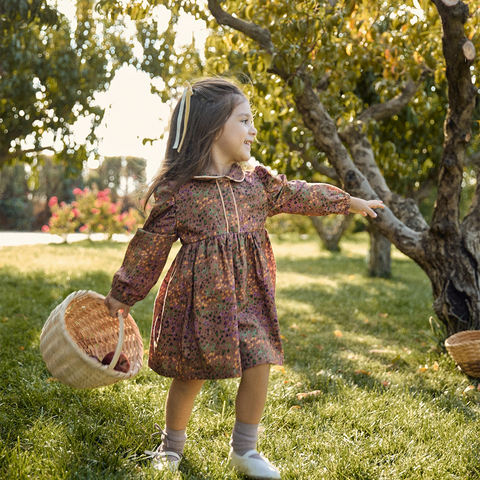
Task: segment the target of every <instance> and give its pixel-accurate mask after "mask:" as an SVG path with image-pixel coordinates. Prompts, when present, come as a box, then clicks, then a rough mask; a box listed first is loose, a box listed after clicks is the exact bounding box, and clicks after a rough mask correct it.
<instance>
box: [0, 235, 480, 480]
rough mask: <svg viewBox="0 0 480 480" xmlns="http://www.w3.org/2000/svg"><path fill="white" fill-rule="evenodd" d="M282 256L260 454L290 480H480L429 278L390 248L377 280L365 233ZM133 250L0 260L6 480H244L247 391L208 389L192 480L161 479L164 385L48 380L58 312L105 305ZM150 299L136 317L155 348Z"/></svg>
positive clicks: (149, 377)
mask: <svg viewBox="0 0 480 480" xmlns="http://www.w3.org/2000/svg"><path fill="white" fill-rule="evenodd" d="M273 243H274V249H275V253H276V256H277V263H278V274H277V308H278V313H279V318H280V324H281V329H282V335H283V337H284V340H283V342H284V350H285V360H286V362H285V366H284V369H282V368H274V369H272V374H271V383H270V391H269V398H268V401H267V406H266V409H265V414H264V418H263V421H262V427H263V430H262V433H261V435H260V439H259V449H260V450H262V451H263V452H264V453H265V454H266V455H267V456H268V457H269V458H270V460H272V461H273V462H274V463H275V464H276V465H278V466H279V468H280V469H281V471H282V475H283V477H282V478H284V479H325V480H330V479H372V480H373V479H375V480H378V479H392V480H396V479H412V478H421V479H442V480H443V479H462V480H463V479H474V478H480V473H479V472H480V467H479V465H480V463H479V462H480V454H479V452H480V435H479V434H480V428H479V426H478V420H479V419H478V416H479V412H480V409H479V407H480V402H479V396H480V393H479V392H478V390H477V388H476V387H477V381H476V380H473V379H470V378H468V377H466V376H464V375H462V374H461V373H460V372H459V371H458V370H457V369H456V368H455V365H454V363H453V362H452V360H451V359H450V358H449V357H448V355H446V354H445V353H443V352H442V351H441V350H440V349H439V348H438V346H437V343H436V342H435V341H434V339H432V337H431V336H429V332H430V330H429V323H428V318H429V317H430V315H432V310H431V302H432V298H431V291H430V284H429V281H428V279H427V278H426V276H425V274H424V273H423V272H422V270H421V269H420V268H419V267H418V266H416V265H415V264H414V263H413V262H412V261H410V260H409V259H407V258H406V257H405V256H403V255H402V254H401V253H400V252H397V251H394V252H393V277H392V279H390V280H386V279H372V278H370V277H368V275H367V273H366V272H367V265H366V262H365V255H366V252H367V241H366V237H365V236H362V235H355V236H353V237H350V238H347V239H346V240H345V241H344V242H343V244H342V246H343V251H342V253H341V254H332V253H330V252H326V251H324V250H321V249H320V247H319V244H318V242H316V241H314V240H313V239H312V238H311V239H306V240H301V239H298V238H297V239H294V238H290V239H288V240H281V241H280V240H275V239H274V240H273ZM125 248H126V245H125V244H110V243H107V242H100V243H89V242H81V243H79V244H73V245H52V246H26V247H4V248H2V249H0V298H1V300H0V358H1V363H0V478H2V479H3V478H5V479H9V480H10V479H12V480H13V479H15V480H17V479H26V478H34V479H41V480H43V479H45V480H46V479H55V480H56V479H72V478H75V479H127V478H128V479H133V478H138V479H140V478H142V479H143V478H146V479H150V478H152V479H154V478H191V479H226V478H233V479H235V478H238V477H237V476H236V475H234V474H232V473H230V472H229V471H228V469H227V467H226V457H227V454H228V449H229V446H228V441H229V436H230V432H231V429H232V427H233V423H234V398H235V391H236V388H237V385H238V380H237V379H231V380H225V381H211V382H207V383H206V385H205V387H204V389H203V390H202V392H201V393H200V394H199V396H198V399H197V402H196V405H195V408H194V412H193V415H192V420H191V422H190V425H189V429H188V433H189V441H188V443H187V447H186V451H185V454H186V455H185V459H184V461H183V463H182V468H181V473H179V474H177V475H169V476H162V475H161V474H158V473H156V472H155V471H153V470H152V469H151V467H150V463H149V461H148V459H147V458H146V457H145V455H144V454H143V452H144V450H145V449H152V448H153V447H154V446H156V444H157V443H156V442H158V440H156V439H155V438H152V437H151V436H150V434H151V433H152V432H153V423H155V422H158V423H160V424H161V425H162V424H163V422H164V404H165V398H166V395H167V391H168V387H169V384H170V380H169V379H165V378H162V377H159V376H158V375H156V374H154V373H153V372H151V371H150V370H149V369H148V368H147V367H144V368H143V369H142V371H141V372H140V374H139V375H138V376H137V377H135V379H133V380H131V381H128V382H121V383H118V384H115V385H113V386H111V387H106V388H103V389H96V390H87V391H77V390H72V389H70V388H68V387H66V386H63V385H61V384H59V383H58V382H56V381H55V380H53V379H52V378H51V375H50V373H49V372H48V371H47V370H46V368H45V365H44V363H43V361H42V359H41V355H40V351H39V335H40V332H41V328H42V325H43V323H44V322H45V320H46V318H47V317H48V314H49V313H50V311H51V310H52V309H53V308H54V307H55V306H56V305H57V304H58V303H60V302H61V301H62V300H63V299H64V298H65V297H66V296H67V295H68V294H69V293H70V292H72V291H75V290H80V289H92V290H96V291H98V292H101V293H103V294H106V293H107V292H108V289H109V285H110V281H111V276H112V274H113V273H114V272H115V271H116V270H117V268H118V267H119V265H120V263H121V260H122V258H123V254H124V251H125ZM178 248H179V246H178V245H175V247H174V252H172V255H171V256H170V261H171V260H172V259H173V254H174V253H175V252H176V251H178ZM155 294H156V289H155V291H152V292H151V293H150V294H149V296H148V297H147V298H146V299H145V300H144V301H142V302H140V303H139V304H137V305H136V306H135V307H134V308H133V309H132V314H133V316H134V318H135V320H136V322H137V324H138V325H139V328H140V330H141V332H142V335H143V337H144V343H145V347H147V346H148V337H149V333H150V326H151V310H152V305H153V301H154V296H155ZM468 386H474V387H475V388H474V389H470V390H467V387H468ZM311 392H314V393H311ZM305 393H311V394H310V395H307V396H305V395H303V396H302V395H301V394H305Z"/></svg>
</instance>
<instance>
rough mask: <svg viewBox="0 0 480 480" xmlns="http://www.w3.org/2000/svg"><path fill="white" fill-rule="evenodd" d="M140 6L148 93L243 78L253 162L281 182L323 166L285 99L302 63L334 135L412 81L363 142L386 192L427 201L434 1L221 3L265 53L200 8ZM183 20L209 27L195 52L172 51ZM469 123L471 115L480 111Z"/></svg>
mask: <svg viewBox="0 0 480 480" xmlns="http://www.w3.org/2000/svg"><path fill="white" fill-rule="evenodd" d="M473 3H475V2H473ZM134 4H135V2H134ZM137 4H139V2H137ZM144 4H145V2H144ZM102 5H103V7H104V8H105V10H106V11H107V12H111V13H112V14H113V15H114V14H115V11H116V12H117V13H118V9H119V8H120V6H119V4H118V2H116V1H113V0H104V1H103V2H102ZM148 5H149V6H150V9H149V10H148V9H145V10H142V11H139V10H138V9H137V11H136V14H137V16H138V17H139V19H138V20H137V30H138V35H137V37H138V39H139V41H140V42H141V44H142V46H143V48H144V60H143V63H142V69H143V70H144V71H146V72H148V73H149V74H150V75H151V76H152V78H161V79H162V80H163V82H162V85H163V88H161V87H159V86H158V82H156V83H155V87H154V88H153V90H154V91H158V93H159V94H160V95H161V97H162V99H163V100H164V101H166V100H168V99H171V98H172V97H175V96H177V95H178V93H179V91H180V92H181V89H182V85H183V82H184V80H186V79H187V80H191V79H192V78H196V77H198V76H202V75H217V74H220V75H233V76H236V77H238V78H239V79H240V80H241V81H243V82H245V83H246V89H247V90H248V91H249V92H250V94H251V98H252V101H253V104H254V107H255V109H256V113H257V117H256V125H257V128H258V130H259V134H258V139H259V143H258V144H257V146H256V148H255V147H254V151H253V154H254V156H255V157H256V158H257V159H258V160H260V161H261V162H262V163H264V164H267V165H270V166H272V167H273V168H274V169H275V170H277V171H278V172H279V173H286V174H288V176H289V177H290V178H304V179H306V180H310V181H313V180H317V178H316V177H317V176H318V174H316V173H315V170H316V169H315V161H319V162H320V163H322V164H326V165H327V166H328V161H327V159H326V157H325V156H324V154H323V153H322V152H321V151H319V150H318V148H317V146H316V145H315V142H314V141H313V136H312V133H311V132H310V131H309V130H308V129H306V128H305V127H304V126H303V122H302V120H301V117H300V114H299V112H298V111H297V109H296V106H295V101H294V97H295V95H298V94H299V93H300V92H301V91H302V88H303V87H302V85H303V81H302V80H301V78H300V76H299V74H298V72H299V70H300V69H301V68H306V70H307V72H308V75H309V78H310V80H311V82H312V84H313V85H316V86H317V92H318V95H319V97H320V99H321V101H322V103H323V104H324V105H325V107H326V108H327V110H328V112H329V114H330V116H331V117H332V118H334V120H335V122H336V124H337V126H338V127H339V129H340V130H342V129H343V128H344V127H345V126H347V125H348V124H349V123H350V122H352V120H353V119H355V118H356V117H358V115H359V114H360V113H361V112H362V111H364V110H365V109H366V108H368V107H369V106H371V105H373V104H376V103H380V102H385V101H387V100H389V99H391V98H393V97H394V96H395V95H397V94H399V93H400V92H401V90H402V88H403V86H404V85H405V83H406V82H407V81H408V79H413V80H414V81H417V82H420V84H421V86H420V88H418V90H417V93H416V94H415V96H414V98H413V99H412V101H411V102H410V104H409V105H408V106H407V107H406V108H405V109H403V110H402V111H401V112H400V113H398V114H396V115H394V116H392V117H391V118H389V119H385V120H383V121H378V122H375V121H373V120H372V121H370V122H369V125H368V137H369V139H370V141H371V142H372V145H373V147H374V152H375V154H376V158H377V162H378V164H379V166H380V169H381V170H382V172H383V173H384V176H385V178H386V180H387V183H388V184H389V186H390V188H392V189H393V190H394V191H396V192H397V193H400V194H407V195H409V196H414V197H415V196H417V198H419V199H423V198H424V197H425V196H426V195H428V190H427V191H426V192H420V193H419V190H420V189H421V187H422V186H424V187H425V185H426V183H427V181H428V185H429V186H430V185H431V182H430V181H431V180H432V178H436V174H437V170H438V164H439V161H440V157H441V151H442V144H443V121H444V118H445V114H446V109H447V99H446V79H445V60H444V58H443V56H442V51H441V40H440V39H441V25H440V20H439V17H438V14H437V12H436V10H435V7H434V6H433V4H431V3H428V2H423V3H422V4H421V6H420V5H419V4H418V3H415V2H407V3H405V4H398V3H396V2H380V3H379V2H370V3H369V2H356V1H346V2H335V1H334V2H326V1H323V2H313V1H301V2H297V1H293V0H290V1H285V2H272V1H269V0H258V1H254V2H249V1H243V0H235V1H229V2H222V8H223V9H225V10H226V11H227V12H229V13H234V14H235V16H237V17H238V18H241V19H242V20H245V21H247V22H255V24H257V25H259V26H261V27H262V28H266V29H268V32H269V33H270V35H271V41H272V43H273V46H274V48H273V51H268V49H266V48H259V45H258V43H257V42H255V41H254V40H252V39H251V38H249V37H247V36H246V35H244V34H243V33H241V32H240V31H238V30H235V29H230V28H228V27H224V26H220V25H218V24H217V22H216V21H215V19H213V18H212V16H211V15H210V12H209V10H208V6H205V5H204V6H202V5H201V4H199V3H198V2H191V1H184V2H175V1H173V0H163V1H159V0H150V1H149V2H148ZM159 5H161V6H162V7H163V6H164V7H166V8H162V10H161V15H170V21H169V23H168V26H167V28H166V30H165V31H163V32H160V33H159V32H158V21H157V20H156V18H157V15H160V13H158V12H159V10H158V9H159V8H161V7H159ZM332 5H333V6H332ZM154 7H155V8H154ZM115 8H116V9H117V10H115ZM184 13H187V14H190V15H192V16H194V17H195V18H197V19H201V20H203V21H205V24H206V26H208V28H209V29H210V35H209V37H208V38H207V41H206V44H205V49H204V51H198V49H197V47H196V45H195V42H192V43H191V44H190V45H185V46H183V48H181V49H177V50H173V49H172V45H173V44H174V42H175V39H176V36H177V25H178V21H179V18H180V15H181V14H184ZM478 14H479V11H478V10H477V9H474V11H473V16H472V19H471V20H470V21H469V23H468V25H467V34H468V35H469V37H470V38H472V41H473V42H474V44H475V46H476V48H477V51H478V50H479V49H480V41H479V37H478V35H474V34H475V32H476V29H475V28H476V27H475V25H476V23H477V16H478ZM203 59H204V60H203ZM278 69H282V70H284V71H286V72H288V73H289V74H290V78H289V80H288V82H287V85H285V84H284V83H283V82H282V81H281V79H280V78H279V77H278V75H276V73H275V72H276V71H277V70H278ZM422 79H423V80H422ZM479 105H480V104H479ZM475 118H476V119H480V106H479V107H478V108H477V112H476V117H475ZM474 129H475V131H474V133H475V135H474V140H473V141H472V142H471V145H470V153H474V152H476V151H477V150H478V148H479V140H480V135H478V132H479V127H478V125H477V124H475V126H474ZM321 180H323V181H325V177H321Z"/></svg>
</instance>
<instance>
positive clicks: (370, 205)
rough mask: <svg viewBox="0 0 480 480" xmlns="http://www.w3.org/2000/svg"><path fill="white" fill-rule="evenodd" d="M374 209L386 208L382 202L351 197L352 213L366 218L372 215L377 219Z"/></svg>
mask: <svg viewBox="0 0 480 480" xmlns="http://www.w3.org/2000/svg"><path fill="white" fill-rule="evenodd" d="M374 208H385V205H384V204H383V202H382V201H381V200H363V198H357V197H350V213H359V214H360V215H363V216H364V217H366V216H367V215H370V216H371V217H373V218H375V217H376V216H377V214H376V213H375V212H374V211H373V209H374Z"/></svg>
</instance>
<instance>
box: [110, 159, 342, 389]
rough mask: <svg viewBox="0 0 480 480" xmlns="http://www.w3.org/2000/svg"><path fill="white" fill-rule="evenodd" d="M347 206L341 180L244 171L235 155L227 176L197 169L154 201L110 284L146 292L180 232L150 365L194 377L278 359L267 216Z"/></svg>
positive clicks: (120, 296)
mask: <svg viewBox="0 0 480 480" xmlns="http://www.w3.org/2000/svg"><path fill="white" fill-rule="evenodd" d="M157 193H158V194H161V193H162V192H161V191H159V192H157ZM349 207H350V195H349V194H348V193H346V192H344V191H342V190H340V189H339V188H336V187H334V186H331V185H326V184H313V183H312V184H309V183H306V182H304V181H297V180H294V181H287V179H286V178H285V176H284V175H278V176H273V175H272V174H271V173H270V172H269V171H268V170H267V169H266V168H264V167H262V166H258V167H256V168H255V170H254V171H250V172H244V171H243V170H242V169H241V167H240V165H238V164H234V165H233V166H232V168H231V170H230V172H229V174H228V175H225V176H211V175H207V174H206V175H202V176H199V177H195V178H193V179H192V180H191V181H189V182H188V183H186V184H185V185H184V186H183V187H181V188H180V189H179V190H178V191H177V192H175V193H174V194H173V196H172V197H171V198H170V199H169V200H168V201H167V202H165V203H163V204H161V205H158V206H154V208H153V209H152V211H151V213H150V216H149V218H148V219H147V221H146V223H145V225H144V226H143V228H142V229H139V230H138V232H137V233H136V235H135V236H134V238H133V239H132V241H131V242H130V245H129V246H128V249H127V252H126V255H125V259H124V261H123V264H122V267H121V268H120V270H119V271H118V272H117V273H116V274H115V276H114V279H113V285H112V291H111V294H112V296H113V297H114V298H116V299H117V300H119V301H121V302H122V303H125V304H127V305H133V304H134V303H136V302H138V301H139V300H142V299H143V298H144V297H145V296H146V295H147V293H148V292H149V291H150V289H151V288H152V287H153V286H154V285H155V283H156V282H157V280H158V278H159V276H160V274H161V272H162V269H163V267H164V265H165V262H166V261H167V257H168V254H169V252H170V249H171V246H172V244H173V243H174V242H175V241H176V240H177V239H180V241H181V243H182V247H181V249H180V251H179V252H178V254H177V257H176V258H175V260H174V262H173V264H172V266H171V268H170V269H169V271H168V273H167V275H166V277H165V279H164V281H163V283H162V285H161V288H160V290H159V292H158V295H157V298H156V301H155V308H154V315H153V325H152V332H151V340H150V353H149V366H150V367H151V368H152V369H153V370H154V371H155V372H157V373H159V374H160V375H163V376H166V377H174V378H179V379H183V380H191V379H220V378H230V377H239V376H241V375H242V371H243V370H245V369H247V368H251V367H254V366H256V365H261V364H265V363H272V364H280V365H281V364H282V363H283V350H282V344H281V339H280V331H279V326H278V319H277V312H276V308H275V260H274V256H273V251H272V247H271V245H270V241H269V238H268V235H267V232H266V230H265V220H266V218H267V217H268V216H273V215H276V214H279V213H297V214H302V215H326V214H330V213H340V214H347V213H348V211H349Z"/></svg>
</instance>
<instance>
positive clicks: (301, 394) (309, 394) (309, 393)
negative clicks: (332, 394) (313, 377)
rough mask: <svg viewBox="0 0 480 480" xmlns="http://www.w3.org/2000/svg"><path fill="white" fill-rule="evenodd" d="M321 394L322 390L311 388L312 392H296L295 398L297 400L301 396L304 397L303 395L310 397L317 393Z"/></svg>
mask: <svg viewBox="0 0 480 480" xmlns="http://www.w3.org/2000/svg"><path fill="white" fill-rule="evenodd" d="M321 394H322V391H321V390H313V391H312V392H305V393H297V395H296V396H297V398H298V399H299V400H301V399H302V398H305V397H312V396H315V397H316V396H317V395H321Z"/></svg>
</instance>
